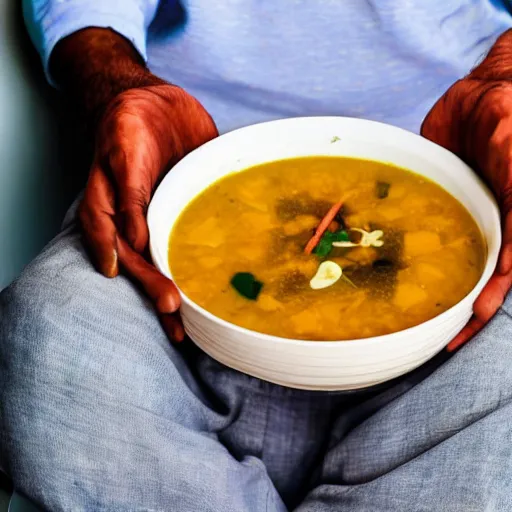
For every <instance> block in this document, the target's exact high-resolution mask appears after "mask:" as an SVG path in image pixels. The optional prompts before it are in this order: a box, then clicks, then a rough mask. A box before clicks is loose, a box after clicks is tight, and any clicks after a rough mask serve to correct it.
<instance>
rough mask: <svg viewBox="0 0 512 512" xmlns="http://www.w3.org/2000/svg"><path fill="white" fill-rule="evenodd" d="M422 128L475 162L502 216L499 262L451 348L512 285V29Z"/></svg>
mask: <svg viewBox="0 0 512 512" xmlns="http://www.w3.org/2000/svg"><path fill="white" fill-rule="evenodd" d="M421 133H422V135H423V136H424V137H426V138H428V139H430V140H432V141H433V142H436V143H437V144H439V145H441V146H444V147H445V148H447V149H449V150H450V151H452V152H453V153H455V154H456V155H458V156H459V157H460V158H462V159H463V160H464V161H465V162H467V163H468V165H470V166H472V167H473V169H475V170H476V171H477V172H478V173H479V174H480V176H481V177H482V178H483V179H484V180H485V181H486V182H487V184H488V185H489V186H490V187H491V189H492V190H493V192H494V194H495V197H496V199H497V201H498V204H499V206H500V210H501V215H502V228H503V241H502V247H501V253H500V257H499V261H498V266H497V268H496V271H495V273H494V275H493V277H492V278H491V279H490V281H489V283H488V284H487V285H486V286H485V288H484V290H483V291H482V293H481V294H480V296H479V297H478V299H477V300H476V302H475V305H474V309H473V312H474V315H473V318H472V319H471V320H470V322H469V323H468V324H467V325H466V326H465V327H464V329H463V330H462V331H461V332H460V333H459V334H458V335H457V336H456V337H455V338H454V339H453V340H452V341H451V342H450V343H449V344H448V347H447V349H448V351H449V352H451V351H453V350H455V349H456V348H458V347H460V346H461V345H462V344H463V343H465V342H466V341H468V340H469V339H470V338H471V337H472V336H474V335H475V334H476V333H477V332H478V331H479V330H480V329H482V327H484V326H485V325H486V324H487V322H488V321H489V320H490V319H491V318H492V317H493V316H494V314H495V313H496V312H497V311H498V309H499V308H500V306H501V305H502V304H503V301H504V300H505V297H506V295H507V293H508V291H509V290H510V288H511V285H512V31H508V32H505V33H504V34H503V35H502V36H501V37H500V38H499V39H498V41H497V42H496V43H495V45H494V46H493V47H492V49H491V51H490V53H489V55H488V56H487V57H486V58H485V59H484V60H483V61H482V63H481V64H480V65H479V66H478V67H476V68H475V69H474V70H473V71H472V72H471V73H470V74H469V75H468V76H467V77H466V78H463V79H462V80H459V81H458V82H456V83H455V84H454V85H453V86H452V87H451V88H450V89H448V91H447V92H446V93H445V94H444V95H443V96H442V97H441V99H440V100H439V101H438V102H437V103H436V104H435V105H434V107H433V108H432V110H431V111H430V112H429V114H428V115H427V117H426V118H425V121H424V122H423V126H422V128H421Z"/></svg>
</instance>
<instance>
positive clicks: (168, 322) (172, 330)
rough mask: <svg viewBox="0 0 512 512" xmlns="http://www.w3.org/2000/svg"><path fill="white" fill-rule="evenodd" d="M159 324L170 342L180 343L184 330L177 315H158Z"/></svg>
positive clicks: (183, 337) (183, 336)
mask: <svg viewBox="0 0 512 512" xmlns="http://www.w3.org/2000/svg"><path fill="white" fill-rule="evenodd" d="M160 322H161V324H162V327H163V328H164V331H165V333H166V334H167V336H168V337H169V339H170V340H171V341H174V342H175V343H180V342H182V341H183V340H184V339H185V329H184V328H183V324H182V322H181V317H180V315H179V313H174V314H172V315H160Z"/></svg>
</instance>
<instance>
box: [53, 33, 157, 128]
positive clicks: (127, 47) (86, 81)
mask: <svg viewBox="0 0 512 512" xmlns="http://www.w3.org/2000/svg"><path fill="white" fill-rule="evenodd" d="M49 69H50V73H51V75H52V77H53V79H54V81H55V82H56V84H57V85H58V86H59V87H60V88H61V89H62V90H63V92H64V93H65V94H67V95H68V96H69V97H70V98H71V99H72V101H74V102H76V104H77V105H78V107H79V108H80V110H82V112H83V113H84V115H85V117H86V120H87V122H88V123H92V124H94V123H95V122H96V121H97V119H98V118H99V116H100V115H101V113H102V112H103V110H104V108H105V106H106V105H107V104H108V103H109V102H110V101H111V100H112V99H113V98H114V97H115V96H116V95H117V94H119V93H121V92H123V91H126V90H128V89H132V88H135V87H143V86H146V85H159V84H163V83H165V82H164V81H163V80H161V79H160V78H158V77H156V76H155V75H153V74H152V73H151V72H150V71H149V70H148V68H147V67H146V65H145V64H144V61H143V60H142V58H141V56H140V55H139V53H138V52H137V50H136V49H135V48H134V47H133V45H132V44H131V43H130V42H129V41H128V40H127V39H125V38H124V37H123V36H121V35H119V34H118V33H116V32H114V31H113V30H110V29H104V28H86V29H83V30H80V31H78V32H75V33H74V34H71V35H70V36H68V37H66V38H64V39H62V40H61V41H60V42H59V43H58V44H57V45H56V46H55V49H54V51H53V52H52V55H51V58H50V63H49Z"/></svg>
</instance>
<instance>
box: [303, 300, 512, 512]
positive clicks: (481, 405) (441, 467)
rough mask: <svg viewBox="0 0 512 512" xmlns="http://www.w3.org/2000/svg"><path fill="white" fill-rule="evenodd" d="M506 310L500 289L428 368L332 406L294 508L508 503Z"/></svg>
mask: <svg viewBox="0 0 512 512" xmlns="http://www.w3.org/2000/svg"><path fill="white" fill-rule="evenodd" d="M511 310H512V298H511V297H509V298H508V299H507V302H506V304H505V305H504V307H503V308H502V309H501V311H500V312H499V313H498V314H497V315H496V317H495V318H494V319H493V320H492V321H491V322H490V323H489V324H488V326H487V327H486V328H485V329H484V330H483V331H482V332H481V333H480V334H478V335H477V336H476V338H475V339H473V340H472V341H471V342H470V343H469V344H468V345H467V346H465V347H463V348H462V349H461V350H460V351H459V352H458V353H456V354H455V355H454V356H453V357H451V358H449V359H448V360H446V361H441V360H440V361H438V362H437V364H438V367H437V368H435V367H434V366H435V365H436V362H435V361H434V362H433V363H431V364H430V366H431V367H432V368H431V370H432V372H431V373H430V370H429V365H427V366H426V367H424V368H421V369H419V370H418V371H417V372H413V373H412V374H411V375H409V376H406V377H405V378H404V379H401V380H400V382H399V383H398V384H397V385H396V386H395V387H393V388H390V389H388V390H387V391H385V392H383V393H381V394H378V395H375V396H373V397H372V398H370V399H369V400H367V401H362V402H361V403H359V404H358V405H357V406H356V407H355V408H354V409H352V410H351V411H348V412H345V413H343V414H341V415H340V416H339V417H338V420H337V422H336V423H335V424H334V427H333V429H332V433H331V441H330V449H329V450H328V451H327V453H326V455H325V457H324V459H323V462H322V464H321V468H320V471H319V478H318V480H317V487H316V489H315V490H313V491H312V492H311V493H310V494H309V496H308V497H307V499H306V500H305V501H304V503H303V504H302V506H301V507H299V508H298V511H300V512H327V511H336V512H338V511H340V512H341V511H345V510H346V511H350V512H359V511H361V512H363V511H364V512H371V511H376V512H377V511H378V512H384V511H390V512H391V511H393V512H394V511H402V510H403V511H406V512H419V511H425V512H427V511H431V510H440V511H447V512H459V511H462V510H463V511H464V512H471V511H475V512H479V511H483V510H488V509H491V510H496V511H508V510H511V509H512V491H510V485H509V482H510V478H511V477H512V427H511V425H512V404H511V402H512V364H511V362H512V318H511V316H510V311H511ZM441 362H442V364H440V363H441ZM429 373H430V374H429ZM358 416H359V417H358ZM351 417H352V419H353V418H354V417H355V418H356V422H354V421H350V420H351ZM354 423H355V425H354Z"/></svg>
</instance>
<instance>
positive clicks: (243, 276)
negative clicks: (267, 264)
mask: <svg viewBox="0 0 512 512" xmlns="http://www.w3.org/2000/svg"><path fill="white" fill-rule="evenodd" d="M231 286H232V287H233V288H234V289H235V290H236V291H237V292H238V293H239V294H240V295H242V297H245V298H246V299H249V300H256V299H257V298H258V295H259V294H260V292H261V289H262V288H263V283H262V282H261V281H258V280H257V279H256V278H255V277H254V276H253V275H252V274H251V273H250V272H238V273H237V274H235V275H234V276H233V277H232V278H231Z"/></svg>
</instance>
